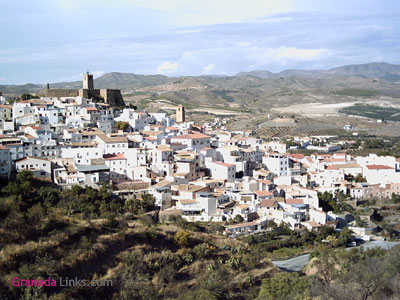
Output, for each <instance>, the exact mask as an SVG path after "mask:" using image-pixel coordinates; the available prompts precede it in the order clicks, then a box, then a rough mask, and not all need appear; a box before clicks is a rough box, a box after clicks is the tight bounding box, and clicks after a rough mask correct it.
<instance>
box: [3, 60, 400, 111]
mask: <svg viewBox="0 0 400 300" xmlns="http://www.w3.org/2000/svg"><path fill="white" fill-rule="evenodd" d="M399 83H400V65H393V64H388V63H384V62H382V63H368V64H360V65H347V66H342V67H337V68H332V69H329V70H285V71H282V72H279V73H272V72H269V71H266V70H255V71H250V72H241V73H238V74H236V75H233V76H224V75H220V76H212V75H203V76H181V77H168V76H164V75H137V74H132V73H119V72H111V73H106V74H104V75H102V76H100V77H98V78H96V79H95V87H96V88H117V89H121V90H122V93H123V94H124V95H125V96H126V97H127V98H129V97H133V98H134V99H136V100H138V99H144V98H148V97H155V96H157V97H160V96H162V97H165V98H166V99H171V100H176V101H181V102H183V103H186V102H189V103H192V104H199V103H209V104H214V103H215V104H221V105H223V104H229V105H231V106H232V105H233V103H235V104H237V105H239V106H240V107H249V106H251V108H257V107H263V105H264V104H265V102H266V101H267V102H271V105H272V106H275V104H276V102H279V105H285V104H292V103H306V102H317V101H322V102H335V101H337V99H336V95H340V96H341V97H342V98H343V97H344V98H346V97H360V96H361V97H368V96H388V97H394V98H398V97H400V89H399V87H400V84H399ZM81 86H82V82H81V81H74V82H61V83H52V84H50V87H51V88H81ZM44 88H45V84H26V85H20V86H18V85H7V86H0V90H2V91H3V93H4V94H11V95H20V94H22V93H27V92H28V93H39V94H40V91H41V90H42V89H44ZM135 97H136V98H135ZM345 100H346V99H345Z"/></svg>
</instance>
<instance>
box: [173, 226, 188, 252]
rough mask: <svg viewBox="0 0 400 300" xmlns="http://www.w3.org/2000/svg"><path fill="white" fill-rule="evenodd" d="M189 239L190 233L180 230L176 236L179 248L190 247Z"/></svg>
mask: <svg viewBox="0 0 400 300" xmlns="http://www.w3.org/2000/svg"><path fill="white" fill-rule="evenodd" d="M189 239H190V233H189V232H187V231H186V230H179V231H178V232H177V233H175V236H174V240H175V243H176V244H177V245H178V246H179V248H185V247H187V246H189Z"/></svg>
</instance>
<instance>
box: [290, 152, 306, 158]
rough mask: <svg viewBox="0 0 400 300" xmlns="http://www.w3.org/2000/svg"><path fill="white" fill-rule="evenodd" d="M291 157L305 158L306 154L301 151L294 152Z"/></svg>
mask: <svg viewBox="0 0 400 300" xmlns="http://www.w3.org/2000/svg"><path fill="white" fill-rule="evenodd" d="M290 157H292V158H296V159H303V158H304V155H303V154H301V153H293V154H290Z"/></svg>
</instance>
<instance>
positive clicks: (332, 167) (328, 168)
mask: <svg viewBox="0 0 400 300" xmlns="http://www.w3.org/2000/svg"><path fill="white" fill-rule="evenodd" d="M337 169H338V168H336V167H335V166H333V165H332V166H329V167H327V168H326V169H325V170H337Z"/></svg>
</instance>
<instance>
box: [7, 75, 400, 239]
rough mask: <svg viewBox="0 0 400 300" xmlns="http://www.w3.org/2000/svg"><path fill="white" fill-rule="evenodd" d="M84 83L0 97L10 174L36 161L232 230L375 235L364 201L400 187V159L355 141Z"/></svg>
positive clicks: (48, 169)
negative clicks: (158, 108)
mask: <svg viewBox="0 0 400 300" xmlns="http://www.w3.org/2000/svg"><path fill="white" fill-rule="evenodd" d="M50 91H51V90H50ZM80 91H81V92H79V95H76V96H67V97H54V96H43V97H41V98H40V99H29V100H17V101H15V102H14V103H13V104H8V103H7V102H6V100H5V98H4V97H2V98H1V99H0V100H1V101H2V104H1V105H0V116H1V118H0V119H1V123H0V128H1V132H2V135H1V136H0V166H1V167H0V176H1V177H2V178H4V179H7V180H9V179H12V178H14V177H15V176H16V174H18V173H20V172H21V171H24V170H29V171H30V172H32V174H33V176H34V178H36V179H37V180H40V181H43V182H44V183H46V184H52V185H56V186H58V187H59V188H61V189H68V188H71V187H72V186H74V185H80V186H82V187H92V188H95V189H99V188H100V187H102V186H105V185H106V186H110V187H111V189H112V193H113V194H114V196H115V197H118V198H120V199H131V198H138V197H140V195H142V194H143V193H148V194H150V195H152V196H153V197H154V201H155V207H156V208H157V212H158V214H159V216H160V218H166V217H171V216H181V217H182V218H184V219H185V220H186V221H188V222H217V223H221V224H224V226H225V231H224V234H226V235H227V236H232V237H236V236H239V235H246V234H250V233H255V232H262V231H265V230H266V229H267V224H269V223H270V222H273V223H275V224H277V225H280V224H286V225H287V226H288V227H289V228H290V229H292V230H296V231H297V230H302V229H304V228H306V229H308V230H309V231H315V232H316V231H318V229H319V228H320V227H321V226H325V225H328V226H331V227H333V228H337V229H341V228H343V227H345V226H346V227H347V226H348V227H349V228H350V229H351V230H352V231H353V233H354V234H355V235H356V236H358V237H359V238H361V239H364V240H370V239H374V238H379V237H378V236H376V234H378V233H379V232H380V231H381V230H382V228H380V227H379V226H377V224H376V223H374V221H375V220H376V219H374V216H376V214H377V211H376V209H375V210H372V211H367V212H365V211H364V215H363V214H361V216H360V215H359V214H358V213H357V212H358V207H359V205H360V204H362V203H365V202H368V201H369V200H373V199H374V201H375V202H376V200H377V199H378V200H379V199H391V198H393V199H395V198H396V197H397V195H400V159H397V158H395V157H394V156H378V155H376V154H369V155H367V156H358V155H353V154H351V153H347V152H346V151H345V150H343V149H342V148H345V146H344V145H348V144H349V143H350V144H352V143H354V141H349V139H348V138H347V139H346V140H340V138H338V137H336V136H302V137H300V136H293V137H291V139H290V143H288V140H287V138H286V139H285V140H283V139H278V138H276V139H269V140H263V139H261V138H258V137H257V136H256V135H255V134H254V131H251V130H250V131H245V130H243V131H240V130H238V131H229V130H228V129H227V128H226V123H227V121H228V120H227V118H216V119H214V121H211V122H205V123H204V124H202V126H199V125H197V124H195V123H194V122H193V121H187V120H186V117H185V107H183V106H182V105H180V106H178V107H176V115H175V116H174V115H168V114H167V113H148V112H146V111H139V110H137V109H135V108H134V107H125V108H120V107H116V105H115V100H112V101H111V102H110V101H104V100H107V99H103V101H101V99H99V97H97V96H100V97H101V95H107V92H101V93H100V92H96V91H98V90H94V85H93V76H92V75H90V74H85V75H84V79H83V89H81V90H80ZM101 91H102V90H101ZM105 91H107V90H105ZM112 91H115V93H116V94H118V93H119V91H118V90H112ZM53 93H54V92H53ZM48 94H51V93H50V92H48ZM119 95H120V93H119ZM332 141H334V143H333V142H332ZM296 149H298V150H299V149H300V150H301V149H307V150H309V151H308V152H310V150H311V153H310V154H308V155H306V154H302V153H300V152H299V153H295V151H293V150H296ZM378 208H379V207H378ZM352 212H353V213H354V212H356V214H357V215H354V214H352ZM378 216H379V217H380V218H382V216H380V215H379V213H378ZM378 219H379V218H378Z"/></svg>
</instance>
